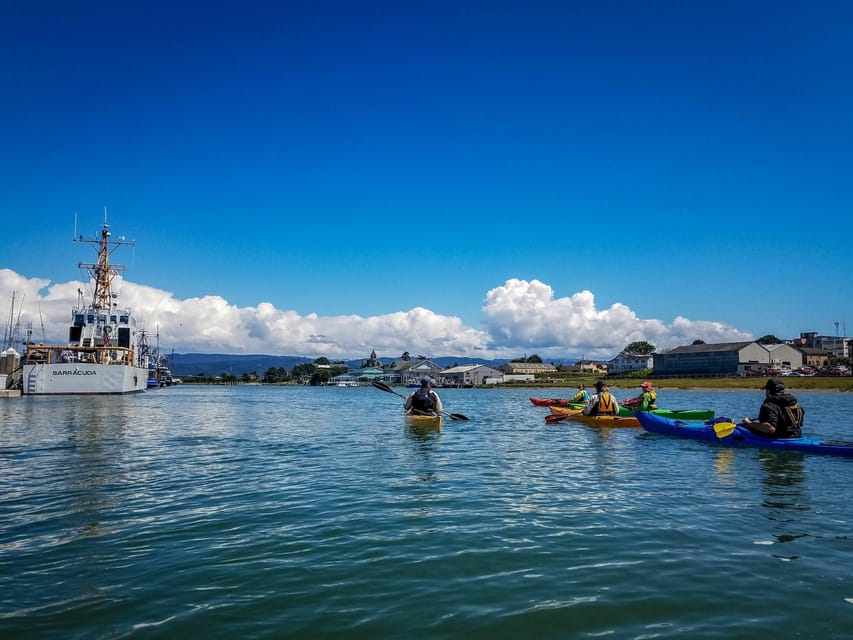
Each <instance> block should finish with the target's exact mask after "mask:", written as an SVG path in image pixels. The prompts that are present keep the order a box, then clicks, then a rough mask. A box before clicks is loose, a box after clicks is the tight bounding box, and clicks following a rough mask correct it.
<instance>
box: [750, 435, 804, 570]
mask: <svg viewBox="0 0 853 640" xmlns="http://www.w3.org/2000/svg"><path fill="white" fill-rule="evenodd" d="M804 457H805V456H804V454H802V453H796V452H785V453H779V452H777V451H761V452H760V454H759V460H760V462H761V466H762V469H763V472H764V473H763V476H762V479H761V484H762V489H763V492H764V500H763V501H762V503H761V506H762V507H764V515H765V517H766V518H767V519H768V520H769V521H770V522H771V523H772V524H773V534H772V535H773V538H774V539H775V541H776V543H777V544H783V543H786V542H792V541H794V540H797V539H799V538H804V537H807V536H808V535H809V534H808V533H807V532H804V531H802V529H801V527H802V519H801V518H800V517H799V516H798V512H805V511H809V510H810V509H811V506H810V505H809V503H808V499H807V496H806V494H805V493H804V491H803V483H804V482H805V480H806V473H805V467H804V466H803V459H804ZM774 556H775V557H777V558H779V559H782V560H796V559H797V558H798V557H799V556H782V555H777V554H774Z"/></svg>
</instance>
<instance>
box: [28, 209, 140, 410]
mask: <svg viewBox="0 0 853 640" xmlns="http://www.w3.org/2000/svg"><path fill="white" fill-rule="evenodd" d="M75 235H76V233H75ZM74 241H75V242H85V243H88V244H90V245H91V246H92V247H93V248H94V249H95V251H96V252H97V254H98V259H97V262H94V263H84V262H80V263H79V265H78V266H79V267H80V268H81V269H86V271H87V273H88V274H89V276H90V277H91V278H92V281H93V284H94V292H93V294H92V298H91V301H90V302H89V303H88V304H87V303H85V302H84V299H83V292H82V291H81V290H79V289H78V290H77V294H78V298H77V304H76V305H75V306H74V308H73V309H72V311H71V325H70V327H69V330H68V342H67V344H63V345H45V344H41V343H39V344H35V343H33V342H32V337H31V336H29V335H28V336H27V343H26V350H25V352H24V357H23V360H22V362H23V365H22V377H23V389H22V391H23V394H24V395H90V394H121V393H132V392H136V391H144V390H145V388H146V387H147V385H148V379H149V375H148V363H147V362H146V361H145V360H146V356H145V355H144V354H143V352H142V349H140V347H139V340H140V338H141V332H140V331H138V330H137V326H136V318H135V317H134V316H133V314H132V312H131V310H130V309H127V308H119V306H118V303H117V302H116V300H117V298H118V295H117V294H115V293H113V291H112V281H113V279H114V278H115V276H116V275H118V272H119V271H123V270H124V269H125V267H123V266H121V265H115V264H110V257H111V255H112V253H113V252H114V251H115V250H116V249H117V248H118V247H119V246H120V245H131V246H133V245H135V243H134V242H132V241H126V240H124V238H123V237H120V238H119V239H117V240H114V239H112V234H111V233H110V230H109V225H107V224H106V222H104V224H103V226H102V227H101V233H100V238H87V239H84V238H83V236H82V235H81V236H80V237H79V238H75V239H74Z"/></svg>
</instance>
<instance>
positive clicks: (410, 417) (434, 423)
mask: <svg viewBox="0 0 853 640" xmlns="http://www.w3.org/2000/svg"><path fill="white" fill-rule="evenodd" d="M405 416H406V424H408V425H409V426H410V427H416V428H418V429H432V430H433V431H441V416H440V415H437V416H422V415H418V414H417V413H409V412H406V414H405Z"/></svg>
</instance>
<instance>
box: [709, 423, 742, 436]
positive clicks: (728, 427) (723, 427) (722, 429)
mask: <svg viewBox="0 0 853 640" xmlns="http://www.w3.org/2000/svg"><path fill="white" fill-rule="evenodd" d="M735 427H737V425H736V424H735V423H734V422H718V423H717V424H715V425H714V433H716V434H717V437H718V438H725V437H726V436H730V435H732V433H734V430H735Z"/></svg>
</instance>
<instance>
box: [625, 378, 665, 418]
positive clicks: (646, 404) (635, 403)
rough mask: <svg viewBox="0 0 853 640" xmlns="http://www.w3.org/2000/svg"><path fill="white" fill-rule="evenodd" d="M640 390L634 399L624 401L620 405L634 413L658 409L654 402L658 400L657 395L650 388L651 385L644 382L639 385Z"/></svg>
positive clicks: (652, 388)
mask: <svg viewBox="0 0 853 640" xmlns="http://www.w3.org/2000/svg"><path fill="white" fill-rule="evenodd" d="M640 388H641V389H642V390H643V392H642V393H641V394H640V395H638V396H637V397H636V398H631V399H630V400H625V401H624V402H623V403H622V404H623V405H624V406H626V407H630V408H631V409H634V410H636V411H651V410H653V409H657V408H658V407H657V405H656V404H655V400H657V399H658V394H657V393H656V392H655V390H654V387H652V383H651V382H649V381H648V380H646V381H645V382H644V383H643V384H641V385H640Z"/></svg>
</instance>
